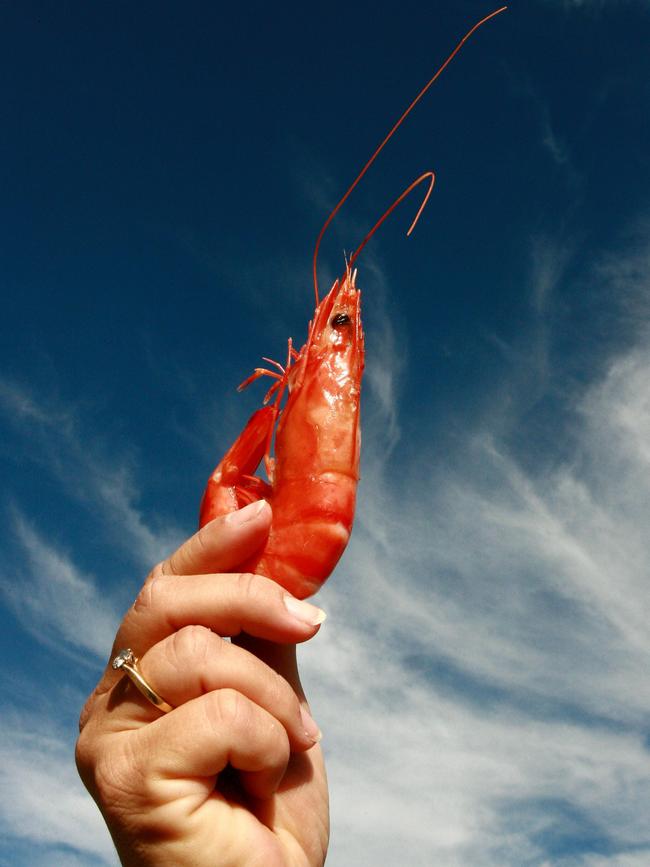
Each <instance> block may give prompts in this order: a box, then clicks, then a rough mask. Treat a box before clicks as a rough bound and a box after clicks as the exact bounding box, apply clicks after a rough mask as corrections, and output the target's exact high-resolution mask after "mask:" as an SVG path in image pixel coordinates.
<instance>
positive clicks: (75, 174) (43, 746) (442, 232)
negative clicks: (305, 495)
mask: <svg viewBox="0 0 650 867" xmlns="http://www.w3.org/2000/svg"><path fill="white" fill-rule="evenodd" d="M495 7H496V4H495ZM495 7H494V8H495ZM492 8H493V7H491V6H486V5H485V4H484V3H479V2H474V0H467V2H465V0H456V2H454V3H451V2H450V3H444V4H443V3H437V4H434V5H431V4H430V5H429V6H425V5H424V4H422V3H413V2H409V0H404V2H401V3H399V4H393V5H392V6H389V7H387V8H386V9H385V10H380V9H378V7H377V6H376V5H375V4H372V5H371V4H369V3H367V4H366V3H360V2H359V3H356V2H352V3H345V4H343V3H337V2H333V3H328V4H327V5H326V6H324V7H323V8H322V9H318V11H316V10H311V11H308V10H307V9H306V7H305V6H304V4H295V5H294V4H284V5H283V6H282V7H278V6H277V5H276V6H272V5H268V4H261V3H248V4H246V7H245V9H243V10H238V9H235V8H223V9H222V8H220V6H218V5H217V4H210V3H193V2H185V3H183V4H182V6H181V4H170V3H156V4H153V3H138V4H126V3H111V4H108V3H94V4H85V3H80V2H68V3H65V4H38V3H31V2H23V3H20V4H10V5H9V4H5V6H4V7H3V9H2V10H1V11H0V104H1V105H2V128H1V132H0V190H1V195H0V261H1V262H2V270H1V280H2V317H1V318H0V336H1V339H0V469H1V472H2V478H3V485H2V497H1V499H0V509H1V510H2V521H0V545H1V548H2V560H1V562H0V622H1V624H2V629H1V630H0V648H1V652H2V655H3V658H4V659H5V660H10V661H11V662H10V664H7V663H5V665H3V666H2V669H1V670H0V695H2V704H3V707H2V716H1V718H0V731H1V735H2V736H1V737H0V780H1V785H0V864H2V865H4V864H7V865H10V864H11V865H30V867H33V865H37V867H38V865H41V864H42V865H53V864H55V865H58V864H62V865H63V864H65V865H72V867H77V865H78V867H95V865H114V864H116V859H115V857H114V856H113V855H112V854H111V845H110V842H109V840H108V836H107V834H106V832H105V831H104V830H103V827H102V823H101V820H100V818H99V814H98V813H97V811H96V809H95V807H94V806H93V804H92V802H91V801H90V799H89V798H88V797H86V795H85V793H84V792H83V790H82V788H81V784H80V783H78V782H77V780H76V773H75V770H74V766H73V762H72V749H73V743H74V734H75V728H76V719H77V716H78V712H79V708H80V706H81V704H82V701H83V698H84V696H85V694H87V692H88V691H89V690H90V689H91V687H92V685H93V683H94V682H95V680H96V678H97V676H98V674H99V671H100V670H101V667H102V665H103V664H104V661H105V658H106V654H107V653H108V650H109V648H110V641H111V638H112V635H113V633H114V630H115V627H116V624H117V622H118V620H119V617H120V613H121V612H122V611H123V610H124V609H125V608H126V606H128V605H129V604H130V602H131V600H132V598H133V596H134V595H135V593H136V591H137V588H138V586H139V584H140V582H141V580H142V578H143V577H144V575H145V574H146V571H147V570H148V568H149V567H150V566H151V565H152V564H153V562H155V561H156V560H157V559H160V558H161V557H162V556H163V555H164V554H165V553H167V552H169V551H170V549H171V548H172V547H173V546H174V545H175V544H176V543H177V542H178V541H179V540H181V539H182V538H184V537H185V536H187V535H189V534H190V533H191V532H192V531H193V529H194V527H195V522H196V516H197V510H198V503H199V499H200V496H201V493H202V488H203V485H204V482H205V479H206V478H207V475H208V474H209V472H210V471H211V470H212V468H213V465H214V464H215V463H216V461H217V460H218V459H219V458H220V456H221V454H222V453H223V451H224V449H225V448H226V447H227V445H228V444H229V443H230V441H231V440H232V438H233V437H234V436H235V435H236V434H237V432H238V431H239V430H240V429H241V426H242V425H243V423H244V422H245V420H246V418H247V417H248V415H249V414H250V412H251V411H252V409H254V408H255V406H256V405H257V402H258V401H259V400H260V399H261V395H262V393H263V391H264V387H263V385H259V387H255V386H254V387H251V388H250V389H249V390H248V391H247V392H246V393H245V394H243V395H239V394H237V393H236V391H235V386H236V385H237V383H239V382H240V381H241V380H242V379H243V378H244V376H246V375H247V374H248V373H249V372H250V370H251V369H252V368H253V367H254V366H255V365H256V364H257V363H258V361H259V358H260V357H261V356H262V355H270V356H273V357H282V356H283V354H284V351H285V349H284V348H285V346H286V338H287V336H288V335H292V336H293V337H294V340H295V341H297V342H299V341H301V340H302V339H304V336H305V332H306V325H307V321H308V319H309V317H310V314H311V312H312V303H313V302H312V290H311V285H310V269H311V253H312V248H313V243H314V240H315V238H316V235H317V233H318V230H319V229H320V226H321V225H322V223H323V221H324V219H325V217H326V216H327V214H328V212H329V210H330V208H331V207H332V206H333V205H334V204H335V202H336V201H337V198H338V197H339V196H340V195H341V194H342V193H343V191H344V190H345V188H346V186H347V184H348V183H349V182H350V181H351V180H352V178H353V177H354V176H355V174H356V171H357V170H358V169H359V168H360V166H361V165H362V164H363V162H364V161H365V159H366V158H367V157H368V156H369V154H370V153H371V152H372V150H373V149H374V147H375V145H376V144H377V143H378V142H379V141H380V140H381V138H382V137H383V135H384V133H385V132H386V131H387V129H388V128H389V126H390V125H391V123H392V122H393V121H394V120H395V118H396V117H397V116H398V115H399V113H400V112H401V111H402V109H403V108H404V107H405V105H406V104H407V103H408V102H409V101H410V99H411V98H412V97H413V96H414V95H415V94H416V93H417V91H418V89H419V88H420V87H421V86H422V84H423V83H424V82H425V81H426V80H427V78H428V77H429V75H430V74H431V73H432V72H433V71H434V70H435V68H436V67H437V65H438V64H439V63H440V61H441V60H442V59H443V58H444V57H445V56H446V55H447V54H448V52H449V51H450V49H451V48H452V47H453V45H454V44H455V42H456V41H457V40H458V38H459V37H460V36H461V35H462V34H463V33H464V32H465V31H466V30H467V29H468V28H469V26H470V25H471V24H472V23H474V21H475V20H477V19H478V18H480V17H482V16H483V15H485V14H487V13H488V12H490V11H491V10H492ZM649 39H650V6H649V5H648V3H647V2H641V0H638V2H634V0H628V2H625V0H618V2H617V0H600V2H598V0H581V2H580V0H574V2H571V0H564V2H562V0H528V2H526V3H523V2H513V3H512V4H511V6H510V8H509V10H508V12H507V13H505V14H504V15H502V16H499V17H498V18H497V19H495V20H494V21H492V22H489V23H488V24H487V25H486V27H485V28H484V29H483V30H482V31H480V32H479V33H478V34H476V36H475V37H474V38H473V39H472V41H471V42H470V43H469V44H468V45H467V46H466V48H465V49H464V51H463V52H462V54H461V55H460V56H459V57H458V58H457V59H456V60H455V61H454V64H453V65H452V66H451V67H450V68H449V69H448V70H447V71H446V72H445V74H444V75H443V76H442V77H441V79H440V80H439V82H438V83H437V84H436V85H435V88H434V89H433V90H432V91H431V92H430V93H429V94H428V95H427V97H426V98H425V100H424V101H423V102H422V104H421V105H420V106H418V108H417V110H416V113H414V114H413V115H412V116H411V117H410V118H409V119H408V121H407V122H406V124H405V125H404V127H403V128H402V130H401V131H400V132H399V134H398V136H397V137H396V138H394V139H393V140H392V141H391V143H390V144H389V146H388V147H387V148H386V150H385V151H384V153H383V154H382V155H381V157H380V159H379V160H378V161H377V163H376V164H375V166H374V167H373V169H372V171H371V172H370V173H369V174H368V176H367V178H366V179H365V181H364V182H363V184H362V185H361V186H360V187H359V188H358V190H357V191H355V193H354V194H353V196H352V197H351V199H350V200H349V203H348V204H347V205H346V207H345V209H344V210H343V211H342V212H341V214H340V216H339V217H338V218H337V220H336V221H335V223H334V224H333V225H332V227H331V230H330V232H329V233H328V235H327V236H326V239H325V241H324V244H323V247H322V253H321V259H320V279H321V284H322V285H323V286H325V284H327V283H328V282H329V281H331V280H332V279H334V277H336V276H337V274H338V273H339V272H340V271H341V268H342V263H343V251H344V250H345V251H348V252H349V251H350V250H352V249H354V247H355V245H356V244H358V242H359V241H360V239H361V238H362V237H363V236H364V234H365V231H367V229H368V228H369V226H370V225H372V223H373V222H374V220H376V219H377V217H378V216H379V214H380V213H381V212H382V211H383V210H384V208H385V207H386V206H387V205H388V203H389V202H390V201H392V199H393V198H394V197H395V196H396V195H397V194H398V193H399V192H400V191H401V189H403V188H404V187H405V186H406V185H407V184H408V183H409V182H410V181H411V180H412V179H413V178H415V177H416V176H417V175H418V174H420V173H421V172H422V171H425V170H427V169H434V170H435V171H436V173H437V184H436V188H435V190H434V193H433V195H432V198H431V200H430V203H429V206H428V208H427V210H426V212H425V213H424V215H423V217H422V219H421V221H420V223H419V225H418V227H417V229H416V231H415V233H414V234H413V236H412V237H410V238H408V239H406V238H405V237H404V232H405V230H406V227H407V226H408V223H409V220H410V218H411V216H412V214H413V212H414V208H415V206H416V201H415V199H412V200H409V201H408V202H407V203H405V204H404V205H403V206H402V208H401V209H400V210H399V211H398V212H397V213H396V214H395V215H394V216H393V218H392V219H391V221H390V222H388V223H387V224H385V226H384V227H383V228H382V230H381V231H380V232H379V233H378V235H377V236H376V238H375V239H374V240H373V242H372V244H371V245H370V246H369V247H368V248H367V251H366V252H365V253H364V255H363V257H362V259H361V260H360V262H359V278H358V283H359V285H360V286H361V288H362V290H363V298H364V325H365V330H366V346H367V370H366V375H365V381H364V398H363V439H364V446H363V458H362V481H361V484H360V487H359V500H358V512H357V522H356V525H355V531H354V534H353V538H352V542H351V544H350V546H349V548H348V551H347V552H346V554H345V556H344V558H343V560H342V561H341V563H340V565H339V567H338V568H337V570H336V572H335V574H334V576H333V577H332V578H331V579H330V581H329V583H328V584H327V585H326V587H325V589H324V590H323V591H322V593H321V594H320V596H319V602H320V604H322V605H323V607H324V608H325V609H326V610H327V611H328V614H329V619H328V621H327V623H326V625H325V627H324V628H323V630H321V632H320V633H319V635H318V637H317V638H316V640H315V641H314V642H313V643H312V646H308V647H305V648H303V652H302V660H303V668H304V673H305V676H304V681H305V684H306V687H307V689H308V692H309V695H310V699H311V701H312V707H313V710H314V714H315V717H316V719H317V720H318V722H319V724H320V726H321V728H322V729H323V732H324V735H325V738H324V746H325V749H326V750H327V755H328V760H329V774H330V782H331V789H332V812H333V839H332V849H331V854H330V859H329V861H328V864H329V865H330V867H344V865H350V864H363V863H368V864H370V863H372V864H374V865H378V867H389V865H390V867H392V865H395V864H397V863H400V864H406V865H408V867H416V865H417V867H419V865H429V864H432V863H435V864H436V865H438V867H465V865H470V864H471V865H472V867H509V865H513V867H522V865H524V867H532V865H536V867H543V865H544V867H545V865H562V867H575V865H589V867H602V865H614V864H615V865H617V867H641V865H647V864H648V863H650V832H649V831H648V822H647V816H648V812H649V809H650V783H649V782H648V781H649V780H650V746H649V745H650V687H649V686H648V671H649V665H648V664H649V662H650V638H649V637H648V628H647V624H648V619H649V618H648V615H649V613H650V612H649V601H648V600H649V586H650V567H649V566H648V563H650V541H649V539H648V532H647V527H648V510H649V507H650V390H649V386H648V384H649V383H650V280H649V278H648V273H649V268H650V160H649V157H648V154H649V153H650V127H649V113H648V105H649V104H650V61H649V60H648V56H649V55H648V44H649Z"/></svg>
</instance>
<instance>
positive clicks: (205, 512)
mask: <svg viewBox="0 0 650 867" xmlns="http://www.w3.org/2000/svg"><path fill="white" fill-rule="evenodd" d="M277 415H278V411H277V407H275V406H263V407H262V408H261V409H258V410H256V411H255V412H254V413H253V415H252V416H251V417H250V418H249V420H248V422H247V424H246V426H245V427H244V429H243V431H242V432H241V433H240V435H239V436H238V437H237V439H236V440H235V442H234V443H233V444H232V445H231V446H230V448H229V449H228V451H227V452H226V454H225V455H224V457H223V459H222V460H221V462H220V463H219V464H218V466H217V467H216V469H215V470H214V472H213V473H212V475H211V476H210V478H209V479H208V483H207V485H206V488H205V491H204V492H203V498H202V499H201V507H200V510H199V527H203V526H204V524H207V523H208V521H212V520H213V519H214V518H218V517H220V516H221V515H227V514H228V513H230V512H234V511H236V510H237V509H241V508H242V507H243V506H247V505H248V504H249V503H252V502H254V501H255V500H261V499H263V498H266V497H268V496H270V493H271V486H270V485H269V484H267V482H265V481H263V479H260V478H258V477H257V476H255V475H253V474H254V473H255V471H256V470H257V468H258V466H259V464H260V462H261V460H262V458H263V457H265V455H267V453H268V446H269V443H270V441H271V437H272V436H273V429H274V426H275V421H276V419H277ZM269 464H270V461H269Z"/></svg>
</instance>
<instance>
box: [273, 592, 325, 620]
mask: <svg viewBox="0 0 650 867" xmlns="http://www.w3.org/2000/svg"><path fill="white" fill-rule="evenodd" d="M284 604H285V606H286V609H287V611H288V612H289V614H292V615H293V616H294V617H295V618H296V620H300V622H301V623H308V624H309V625H310V626H318V624H319V623H322V622H323V620H325V618H326V617H327V614H325V612H324V611H323V609H322V608H317V607H316V606H315V605H312V604H311V603H310V602H305V601H304V600H302V599H296V597H295V596H289V594H288V593H287V594H286V595H285V597H284Z"/></svg>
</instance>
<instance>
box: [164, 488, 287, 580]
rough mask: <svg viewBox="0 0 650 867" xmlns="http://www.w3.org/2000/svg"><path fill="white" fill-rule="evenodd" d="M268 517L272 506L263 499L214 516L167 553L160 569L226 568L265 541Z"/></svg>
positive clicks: (197, 571)
mask: <svg viewBox="0 0 650 867" xmlns="http://www.w3.org/2000/svg"><path fill="white" fill-rule="evenodd" d="M271 517H272V515H271V507H270V506H269V504H268V503H267V502H266V500H258V501H257V502H255V503H250V505H248V506H245V507H244V508H243V509H239V511H237V512H231V513H230V514H229V515H224V516H223V517H221V518H215V519H214V521H210V522H209V523H208V524H206V525H205V526H204V527H201V529H200V530H199V532H198V533H195V534H194V536H192V537H191V538H189V539H188V540H187V542H184V543H183V544H182V545H181V547H180V548H179V549H178V550H177V551H175V552H174V553H173V554H172V555H171V556H170V557H168V558H167V560H165V561H164V563H162V565H161V571H162V572H165V573H168V574H173V575H199V574H204V573H207V572H228V571H230V570H232V569H234V568H235V567H236V566H238V565H239V564H240V563H243V562H244V560H246V559H247V558H248V557H250V556H252V555H253V554H254V553H255V551H257V549H258V548H260V547H261V546H262V545H263V544H264V542H265V541H266V537H267V535H268V532H269V528H270V527H271Z"/></svg>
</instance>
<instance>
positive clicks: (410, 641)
mask: <svg viewBox="0 0 650 867" xmlns="http://www.w3.org/2000/svg"><path fill="white" fill-rule="evenodd" d="M645 255H647V249H646V251H645ZM639 257H641V258H643V254H642V253H640V252H639V251H637V252H636V253H634V256H633V258H634V262H636V263H637V264H636V265H635V264H634V262H632V261H627V262H625V261H623V260H622V258H621V257H618V259H617V260H616V261H612V260H610V261H609V263H607V265H606V266H605V265H604V264H602V263H601V265H599V266H598V267H597V268H596V269H595V272H594V273H595V274H598V275H599V278H600V280H601V284H602V282H603V281H607V284H608V286H609V291H610V292H611V291H612V286H613V281H614V279H617V280H618V281H619V282H618V285H617V289H618V290H623V289H624V288H627V290H628V292H629V293H630V296H631V298H634V299H636V301H637V303H636V304H635V307H636V309H637V311H642V312H643V311H645V312H646V313H647V298H648V292H647V290H648V286H647V277H643V276H642V269H640V268H639V267H638V262H639ZM542 271H543V269H542ZM624 275H628V279H627V280H625V279H624ZM630 275H636V278H638V279H635V280H632V279H630ZM542 276H543V275H542ZM547 276H548V275H547ZM561 278H562V271H561V270H560V272H558V273H557V274H551V275H550V277H549V279H548V280H547V281H546V282H547V283H548V287H549V288H550V289H553V288H554V286H555V284H556V283H557V282H558V281H559V280H560V279H561ZM644 281H645V292H646V295H645V298H643V295H642V292H643V288H644V287H643V283H644ZM602 288H603V291H605V290H606V289H607V287H602ZM542 295H543V296H544V297H545V299H546V300H545V301H544V303H542V304H539V305H536V308H537V309H538V310H539V314H540V316H543V313H544V310H546V309H547V307H548V303H549V293H548V291H546V290H545V291H544V292H543V293H542ZM645 322H646V328H643V327H637V329H636V333H637V342H636V343H635V344H634V345H632V346H630V345H629V344H628V346H627V347H626V348H625V349H624V350H620V349H619V351H618V353H617V354H616V355H615V356H613V357H612V358H611V359H610V360H609V362H607V363H604V364H603V367H602V369H603V373H602V375H600V376H599V377H598V378H597V379H596V380H595V381H594V382H592V384H591V385H589V386H587V387H586V389H585V390H584V392H583V394H582V395H580V396H577V397H575V396H574V397H573V398H571V413H570V418H572V424H573V425H574V427H575V429H574V430H573V432H572V434H573V441H575V448H574V450H573V451H572V453H571V454H570V455H568V456H567V455H566V454H565V455H564V457H563V458H562V460H561V461H560V462H556V464H554V465H552V466H549V465H548V463H546V464H544V465H543V467H542V468H539V469H537V470H531V469H524V467H523V466H522V465H521V464H520V463H519V462H518V460H517V459H516V458H515V456H514V455H513V454H512V452H511V451H509V449H508V446H507V445H506V442H507V439H503V438H502V436H501V432H502V426H501V423H500V422H499V421H498V419H496V416H495V415H492V414H487V415H486V418H485V419H483V421H480V420H479V421H478V422H477V423H476V426H475V428H474V430H468V431H467V436H466V438H465V440H464V441H463V442H462V443H460V444H459V446H458V453H457V454H455V455H449V454H447V455H445V456H441V455H440V454H438V453H436V452H435V451H434V450H433V449H432V447H431V446H430V445H429V444H427V443H426V442H422V443H420V451H419V455H418V458H417V461H418V463H417V467H406V466H405V467H404V471H403V475H404V476H406V480H405V483H404V485H403V488H402V489H401V490H400V491H396V490H395V489H391V488H389V486H388V485H387V483H386V481H385V478H384V476H383V472H382V468H383V461H384V459H385V454H384V453H383V452H382V450H381V449H376V450H375V451H374V453H371V454H370V455H369V454H368V452H366V455H365V457H366V459H367V460H369V461H370V463H371V464H373V465H374V468H375V471H374V472H373V471H372V470H371V472H370V473H364V477H363V480H362V483H361V488H360V496H359V513H358V517H357V526H356V529H355V533H354V535H353V540H352V544H351V546H350V548H349V550H348V551H347V552H346V555H345V558H344V560H343V561H342V564H341V566H340V567H339V569H338V571H337V574H336V575H335V576H334V578H333V579H332V581H331V583H330V584H329V585H328V586H327V587H326V588H325V589H324V590H323V592H322V594H321V596H320V602H321V604H323V606H324V607H325V608H326V610H328V612H329V614H330V618H329V620H328V622H327V623H326V625H325V627H324V628H323V630H322V634H321V635H319V636H318V638H317V639H316V640H315V641H314V642H313V643H312V644H310V645H308V646H306V647H305V648H304V649H303V650H302V660H303V669H304V678H303V679H304V682H305V685H306V687H307V689H308V692H309V694H310V697H311V699H312V706H313V710H314V713H315V716H316V718H317V720H318V721H319V724H320V725H321V728H322V729H323V731H324V733H325V740H324V744H325V747H326V749H327V752H328V759H329V775H330V782H331V785H332V804H333V827H334V836H333V845H332V851H331V855H330V861H329V862H328V863H329V864H330V867H338V865H346V864H350V863H373V864H376V865H382V867H383V865H392V864H395V863H404V864H409V865H417V864H431V863H435V864H436V865H439V867H464V865H467V864H472V865H476V867H496V865H499V867H507V865H517V867H519V865H521V864H525V863H535V864H544V863H546V864H549V865H550V864H566V865H572V864H576V865H577V864H589V865H598V867H601V865H605V864H612V865H613V864H616V865H619V864H629V865H637V864H642V863H646V862H650V842H649V840H648V835H647V814H648V808H649V807H650V783H649V782H648V780H650V773H649V772H650V750H649V748H648V741H647V719H648V715H649V713H650V690H649V689H648V686H647V684H648V678H647V672H648V670H649V668H650V634H649V633H648V629H647V624H648V622H649V620H650V616H649V615H650V601H649V597H648V586H649V581H650V567H649V566H648V564H649V563H650V537H649V536H648V532H647V514H648V503H650V449H649V448H648V442H649V441H650V400H649V398H648V388H647V383H648V382H650V339H649V337H648V329H647V318H646V319H645ZM371 415H372V413H371ZM375 419H376V422H377V423H378V424H380V423H381V413H380V412H379V411H376V414H375ZM515 422H516V417H515V413H514V410H513V418H511V419H510V423H511V424H513V423H515ZM367 439H368V438H367ZM369 439H370V441H371V443H372V442H373V437H372V435H371V437H370V438H369ZM400 460H403V458H401V457H400V452H399V451H398V450H396V451H395V452H394V455H393V461H394V462H399V461H400ZM427 468H429V469H428V470H427ZM405 492H406V494H407V496H406V497H405V496H403V495H404V493H405ZM590 841H591V844H592V846H593V851H591V852H590V851H589V845H590ZM583 847H587V849H586V851H582V850H583ZM576 849H578V850H580V852H581V854H580V856H579V857H578V856H576V855H575V852H576ZM626 852H630V853H632V854H629V855H626V854H625V853H626ZM626 859H627V860H626Z"/></svg>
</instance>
